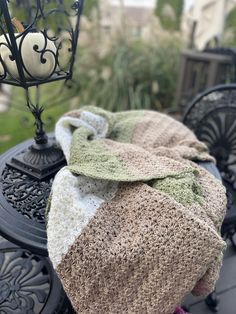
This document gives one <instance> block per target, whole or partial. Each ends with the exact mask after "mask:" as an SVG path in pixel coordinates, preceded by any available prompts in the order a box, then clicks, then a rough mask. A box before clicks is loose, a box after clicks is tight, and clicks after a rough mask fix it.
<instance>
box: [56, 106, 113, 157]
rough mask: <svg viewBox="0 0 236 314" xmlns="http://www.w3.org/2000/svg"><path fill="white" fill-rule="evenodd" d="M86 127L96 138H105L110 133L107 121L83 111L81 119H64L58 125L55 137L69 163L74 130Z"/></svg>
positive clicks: (67, 117)
mask: <svg viewBox="0 0 236 314" xmlns="http://www.w3.org/2000/svg"><path fill="white" fill-rule="evenodd" d="M79 127H86V128H88V129H89V130H91V131H92V132H93V134H94V138H105V137H106V134H107V131H108V123H107V121H106V120H105V119H104V118H103V117H101V116H98V115H96V114H93V113H91V112H88V111H82V112H81V114H80V117H79V118H73V117H69V116H66V117H62V118H61V119H59V121H58V122H57V124H56V128H55V136H56V139H57V141H58V142H59V143H60V145H61V148H62V150H63V152H64V155H65V157H66V160H67V162H68V161H69V159H70V147H71V141H72V136H73V131H74V129H77V128H79Z"/></svg>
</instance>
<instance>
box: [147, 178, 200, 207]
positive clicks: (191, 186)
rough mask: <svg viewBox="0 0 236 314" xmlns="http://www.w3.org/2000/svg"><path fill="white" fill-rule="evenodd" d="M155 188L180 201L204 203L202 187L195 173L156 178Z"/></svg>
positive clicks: (184, 203) (183, 202)
mask: <svg viewBox="0 0 236 314" xmlns="http://www.w3.org/2000/svg"><path fill="white" fill-rule="evenodd" d="M152 187H153V188H155V189H157V190H159V191H161V192H164V193H167V194H169V195H170V196H172V197H173V198H174V199H175V200H176V201H177V202H178V203H181V204H183V205H188V204H189V205H190V204H193V203H199V204H200V205H202V204H203V201H204V198H203V195H202V189H201V187H200V185H199V184H198V183H197V181H196V176H195V175H194V174H193V173H185V174H180V175H177V176H175V177H167V178H164V179H162V180H156V181H155V182H154V183H153V185H152Z"/></svg>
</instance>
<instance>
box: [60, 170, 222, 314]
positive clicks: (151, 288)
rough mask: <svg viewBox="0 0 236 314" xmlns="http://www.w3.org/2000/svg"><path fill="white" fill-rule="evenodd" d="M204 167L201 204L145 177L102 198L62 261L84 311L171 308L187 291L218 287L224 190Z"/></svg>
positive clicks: (110, 313) (114, 313)
mask: <svg viewBox="0 0 236 314" xmlns="http://www.w3.org/2000/svg"><path fill="white" fill-rule="evenodd" d="M201 175H202V178H201V180H202V183H203V188H204V190H205V192H204V193H206V195H208V196H207V199H206V200H205V203H204V205H203V207H201V206H200V205H197V204H194V205H193V206H192V207H191V206H190V207H184V206H182V205H181V204H179V203H177V202H175V201H173V199H172V198H171V197H169V196H168V195H166V194H164V193H162V192H159V191H157V190H154V189H153V188H151V187H149V186H148V185H146V184H144V183H133V184H130V183H128V184H122V185H121V187H120V188H119V190H118V193H117V194H116V196H115V198H114V199H113V200H111V201H110V202H106V203H103V204H102V205H101V207H100V208H99V209H98V210H97V213H96V215H95V216H94V217H93V218H92V220H91V221H90V222H89V224H88V225H87V226H86V227H85V229H84V230H83V232H82V233H81V235H80V236H79V237H78V238H77V239H76V241H75V242H74V244H73V245H72V246H71V247H70V248H69V250H68V252H67V254H66V255H65V256H64V257H63V259H62V261H61V263H60V264H59V266H58V268H57V269H56V271H57V273H58V275H59V277H60V279H61V280H62V284H63V287H64V289H65V291H66V293H67V294H68V296H69V298H70V300H71V301H72V304H73V306H74V308H75V310H76V311H77V312H78V313H80V314H94V313H96V314H100V313H101V314H121V313H125V314H126V313H130V314H131V313H132V314H133V313H142V314H172V313H173V312H174V309H175V306H176V304H178V302H180V300H181V298H182V296H184V295H185V294H187V293H188V292H189V291H191V290H194V291H195V292H197V293H209V292H211V291H212V290H213V288H214V284H215V281H216V279H217V278H218V274H219V269H220V264H221V259H220V258H219V256H220V257H221V253H222V250H223V249H224V247H225V243H224V241H223V240H222V239H221V237H220V235H219V234H218V233H217V232H216V229H215V227H216V228H217V229H218V228H219V224H220V219H221V218H222V217H221V216H222V205H224V204H222V199H221V197H220V196H221V195H222V193H223V192H224V191H223V188H222V187H221V185H220V184H219V183H217V182H216V181H214V180H213V179H212V183H213V185H212V186H211V187H210V188H209V187H207V185H208V183H210V182H209V181H208V180H209V176H208V175H207V174H206V173H205V172H204V171H202V172H201ZM210 189H211V190H210ZM213 196H214V197H213ZM210 198H213V199H214V204H211V206H212V207H214V211H213V210H212V209H211V208H210V206H209V205H208V204H207V202H208V201H209V199H210ZM216 260H217V262H216ZM209 274H210V278H209ZM196 282H198V283H197V285H196ZM195 285H196V286H195Z"/></svg>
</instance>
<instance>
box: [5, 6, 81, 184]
mask: <svg viewBox="0 0 236 314" xmlns="http://www.w3.org/2000/svg"><path fill="white" fill-rule="evenodd" d="M83 3H84V0H73V1H71V5H70V4H69V6H68V1H65V0H64V1H63V0H0V33H2V35H1V36H0V83H4V84H10V85H14V86H18V87H22V88H24V90H25V97H26V106H27V107H28V109H29V110H30V111H31V113H32V114H33V116H34V118H35V128H36V130H35V137H34V139H35V143H34V144H32V145H30V146H29V147H28V148H27V149H25V150H24V151H22V152H19V153H17V155H16V156H13V157H12V159H11V160H10V161H9V162H8V163H7V165H8V166H10V167H12V168H14V169H16V170H18V171H21V172H22V173H24V174H27V175H29V176H30V177H32V178H34V179H36V180H39V181H42V180H44V179H45V178H48V177H53V176H54V175H55V173H56V172H58V170H59V169H60V168H61V167H62V166H64V165H65V163H66V162H65V157H64V155H63V152H62V151H61V149H60V147H59V146H58V145H57V143H56V142H55V140H52V139H48V136H47V134H46V133H45V131H44V123H43V121H42V113H43V111H44V108H43V107H42V106H41V105H40V104H39V92H38V91H39V85H41V84H46V83H51V82H54V81H59V80H64V81H65V84H66V83H67V82H68V81H69V80H71V79H72V76H73V66H74V63H75V57H76V51H77V44H78V37H79V31H80V17H81V14H82V10H83ZM13 5H15V7H16V8H19V9H21V10H22V9H23V11H24V12H25V14H26V15H27V18H26V20H25V21H22V22H19V21H18V20H17V22H19V23H20V25H21V27H23V31H22V32H20V33H16V32H15V31H14V27H13V24H14V23H13V19H12V17H11V14H10V11H12V6H13ZM50 23H51V24H50ZM23 25H24V26H23ZM42 42H43V44H42ZM40 45H41V46H40ZM28 50H29V51H28ZM29 52H30V53H31V54H32V59H33V61H32V63H33V64H32V66H31V64H30V62H31V60H29V56H30V55H29ZM64 57H68V58H67V60H66V62H65V61H64V60H63V58H64ZM35 60H36V63H38V64H34V62H35ZM63 62H64V64H63ZM29 65H30V67H29ZM45 66H46V70H45ZM39 70H40V71H39ZM41 70H42V71H41ZM35 71H36V72H35ZM33 72H34V74H33ZM35 73H36V75H35ZM33 86H34V87H36V91H37V92H36V95H37V96H36V103H35V104H33V102H32V101H31V98H30V93H29V88H30V87H33Z"/></svg>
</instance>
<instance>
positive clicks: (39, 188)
mask: <svg viewBox="0 0 236 314" xmlns="http://www.w3.org/2000/svg"><path fill="white" fill-rule="evenodd" d="M52 181H53V179H52V178H51V179H48V180H45V181H38V180H35V179H32V178H30V177H29V176H27V175H26V174H23V173H21V172H20V171H18V170H15V169H12V168H10V167H8V166H6V167H5V168H4V170H3V172H2V176H1V179H0V182H1V184H2V189H3V195H4V197H5V198H6V200H7V201H8V202H9V203H10V204H11V206H12V207H13V208H15V209H16V210H17V211H18V212H19V213H21V214H22V215H24V216H25V217H27V218H29V219H32V220H35V221H36V222H39V223H44V220H45V216H44V211H45V208H46V205H47V200H48V197H49V194H50V190H51V186H52Z"/></svg>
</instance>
